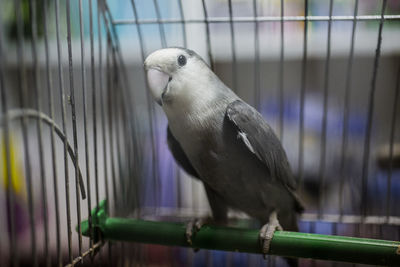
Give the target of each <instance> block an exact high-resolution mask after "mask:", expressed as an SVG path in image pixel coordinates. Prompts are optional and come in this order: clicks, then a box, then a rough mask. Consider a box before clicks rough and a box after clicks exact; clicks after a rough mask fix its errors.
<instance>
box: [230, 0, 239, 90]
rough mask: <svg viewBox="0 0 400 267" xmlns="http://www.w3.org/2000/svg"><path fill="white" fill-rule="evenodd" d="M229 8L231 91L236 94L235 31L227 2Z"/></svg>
mask: <svg viewBox="0 0 400 267" xmlns="http://www.w3.org/2000/svg"><path fill="white" fill-rule="evenodd" d="M228 7H229V26H230V31H231V53H232V76H233V77H232V82H233V83H232V87H233V88H232V89H233V91H234V92H235V93H237V64H236V47H235V29H234V25H233V20H232V19H233V10H232V0H228Z"/></svg>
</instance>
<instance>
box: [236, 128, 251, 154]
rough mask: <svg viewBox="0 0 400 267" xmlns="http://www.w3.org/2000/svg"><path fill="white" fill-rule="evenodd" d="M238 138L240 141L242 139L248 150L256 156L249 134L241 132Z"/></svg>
mask: <svg viewBox="0 0 400 267" xmlns="http://www.w3.org/2000/svg"><path fill="white" fill-rule="evenodd" d="M237 138H238V139H242V140H243V142H244V144H245V145H246V146H247V148H248V149H249V150H250V151H251V152H252V153H254V154H255V151H254V148H253V146H252V145H251V144H250V141H249V139H247V134H246V133H244V132H240V131H239V133H238V135H237Z"/></svg>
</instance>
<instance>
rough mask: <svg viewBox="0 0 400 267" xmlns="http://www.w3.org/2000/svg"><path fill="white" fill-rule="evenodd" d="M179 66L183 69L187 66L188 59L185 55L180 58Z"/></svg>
mask: <svg viewBox="0 0 400 267" xmlns="http://www.w3.org/2000/svg"><path fill="white" fill-rule="evenodd" d="M178 64H179V66H181V67H182V66H185V65H186V57H185V56H184V55H180V56H179V57H178Z"/></svg>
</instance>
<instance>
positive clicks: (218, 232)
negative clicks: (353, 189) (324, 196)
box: [81, 200, 400, 266]
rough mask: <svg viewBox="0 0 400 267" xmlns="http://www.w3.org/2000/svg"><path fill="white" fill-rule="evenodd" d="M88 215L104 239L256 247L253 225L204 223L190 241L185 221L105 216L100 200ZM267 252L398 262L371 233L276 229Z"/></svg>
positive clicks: (398, 254)
mask: <svg viewBox="0 0 400 267" xmlns="http://www.w3.org/2000/svg"><path fill="white" fill-rule="evenodd" d="M92 220H93V227H94V228H97V229H98V230H99V231H100V232H101V236H102V238H103V239H105V240H111V241H131V242H139V243H148V244H159V245H167V246H182V247H193V248H199V249H214V250H225V251H235V252H247V253H258V254H261V253H262V251H261V246H260V243H259V239H258V235H259V231H258V230H253V229H240V228H232V227H220V226H213V225H204V226H203V227H202V228H201V229H200V230H199V231H198V232H197V233H196V234H195V235H194V236H193V237H192V241H193V245H192V246H190V245H189V244H188V243H187V242H186V238H185V230H186V225H185V224H183V223H171V222H155V221H144V220H137V219H127V218H110V217H108V215H107V207H106V201H105V200H103V201H102V202H101V203H100V206H99V207H98V208H95V209H94V210H93V211H92ZM81 227H82V234H83V235H84V236H88V237H89V236H90V233H89V222H88V221H87V220H85V221H83V222H82V224H81ZM93 238H94V236H93ZM270 254H271V255H278V256H285V257H297V258H312V259H320V260H331V261H344V262H353V263H364V264H375V265H390V266H400V242H396V241H386V240H377V239H366V238H354V237H344V236H331V235H320V234H308V233H298V232H287V231H277V232H275V234H274V237H273V238H272V241H271V249H270Z"/></svg>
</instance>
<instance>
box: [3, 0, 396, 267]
mask: <svg viewBox="0 0 400 267" xmlns="http://www.w3.org/2000/svg"><path fill="white" fill-rule="evenodd" d="M382 15H385V16H384V17H382ZM399 44H400V2H399V1H396V0H387V1H380V0H379V1H378V0H363V1H358V0H323V1H317V0H290V1H289V0H286V1H283V0H281V1H279V0H254V1H250V0H213V1H212V0H189V1H181V0H169V1H161V0H153V1H145V0H119V1H115V0H107V1H106V0H97V1H96V0H69V1H58V0H57V1H50V0H15V1H11V0H6V1H2V2H1V3H0V86H1V88H0V89H1V95H0V98H1V102H0V108H1V115H0V138H1V140H0V147H1V153H0V234H1V237H0V259H1V261H2V262H3V263H5V266H8V265H10V266H20V265H22V266H24V265H26V266H30V265H34V266H42V265H47V266H52V265H67V264H78V265H91V264H95V265H112V266H115V265H124V266H130V265H134V266H137V265H146V266H147V265H154V266H188V265H194V266H224V265H227V266H230V265H233V266H258V265H268V266H284V265H285V262H284V261H282V260H281V259H280V258H278V257H269V259H268V260H267V261H265V260H263V259H262V257H261V256H260V255H250V254H241V253H231V252H220V251H206V250H201V251H199V252H197V253H194V252H193V251H192V250H191V249H183V248H174V247H164V246H158V245H143V244H128V243H122V242H118V243H112V244H111V243H106V244H105V245H103V244H102V243H101V242H97V240H89V239H88V238H85V237H82V236H81V235H80V234H79V229H77V230H76V229H75V227H76V226H77V225H78V222H79V221H82V220H83V219H86V218H87V217H88V216H89V213H90V210H91V209H93V208H95V207H96V206H97V205H98V203H99V202H100V201H101V200H103V199H107V202H108V205H109V207H110V211H109V213H110V216H121V217H132V218H144V219H152V220H168V221H189V220H190V219H191V218H193V217H201V216H204V215H207V214H209V213H210V209H209V205H208V202H207V199H206V196H205V193H204V189H203V186H202V184H200V183H199V182H198V181H195V180H193V179H191V178H190V177H189V176H188V175H187V174H186V173H185V172H184V171H182V170H180V169H179V167H178V166H177V165H176V164H175V162H174V160H173V158H172V155H171V154H170V152H169V150H168V147H167V144H166V127H167V120H166V117H165V115H164V114H163V112H162V109H161V108H160V107H159V106H157V105H155V103H154V101H153V100H152V99H151V98H150V96H149V94H148V90H147V88H146V82H145V75H144V70H143V67H142V64H143V60H144V58H145V57H146V56H147V55H148V54H149V53H151V52H152V51H154V50H156V49H159V48H162V47H170V46H181V47H187V48H190V49H193V50H195V51H196V52H197V53H198V54H199V55H200V56H202V57H203V58H204V59H205V61H206V62H208V64H209V65H210V66H211V67H212V68H213V70H214V71H215V72H216V74H217V75H218V76H219V77H220V78H221V80H222V81H223V82H224V83H226V84H227V85H228V86H229V87H230V88H232V89H233V90H234V91H235V92H236V93H237V94H238V95H239V96H240V97H241V98H242V99H243V100H245V101H246V102H248V103H249V104H251V105H253V106H254V107H256V108H257V109H258V110H259V111H260V112H261V113H262V115H263V116H264V118H265V119H266V120H267V121H268V122H269V124H270V125H271V126H272V128H273V129H274V130H275V132H276V133H277V135H278V136H279V137H280V139H281V141H282V143H283V146H284V148H285V150H286V153H287V155H288V157H289V161H290V164H291V166H292V169H293V171H294V173H295V176H296V178H297V180H298V182H299V194H300V196H301V198H302V199H303V201H304V203H305V206H306V211H305V214H304V215H303V216H302V218H301V220H300V231H301V232H313V233H321V234H338V235H346V236H360V237H371V238H379V239H387V240H400V229H399V225H400V209H399V208H398V206H399V204H400V170H399V168H400V167H399V165H400V164H399V158H400V119H399V117H400V104H399V103H398V102H399V97H400V96H399V90H400V89H399V79H400V45H399ZM230 215H231V217H232V221H233V224H234V225H236V226H240V227H253V228H258V227H259V225H258V224H257V223H255V222H253V221H251V220H250V219H248V218H247V217H246V215H245V214H241V213H239V212H236V211H232V212H231V213H230ZM93 251H95V252H96V254H95V255H92V252H93ZM80 256H81V257H84V261H83V262H80V261H79V257H80ZM312 265H317V266H331V265H334V263H329V262H323V261H311V260H306V259H302V260H300V266H312ZM340 266H345V264H343V263H341V264H340Z"/></svg>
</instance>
